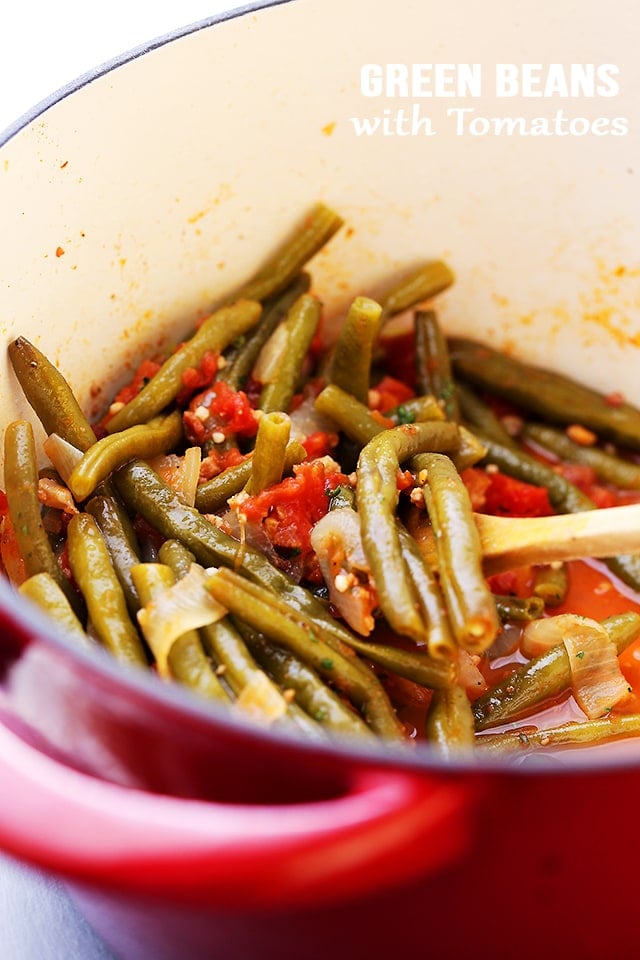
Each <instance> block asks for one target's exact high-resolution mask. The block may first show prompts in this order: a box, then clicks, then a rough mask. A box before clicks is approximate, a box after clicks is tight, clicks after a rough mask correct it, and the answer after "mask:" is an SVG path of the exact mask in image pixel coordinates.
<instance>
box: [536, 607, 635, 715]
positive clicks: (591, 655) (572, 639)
mask: <svg viewBox="0 0 640 960" xmlns="http://www.w3.org/2000/svg"><path fill="white" fill-rule="evenodd" d="M550 619H554V620H561V621H563V623H562V626H563V627H564V637H563V641H564V645H565V648H566V651H567V655H568V657H569V664H570V666H571V682H572V687H573V695H574V697H575V699H576V702H577V703H578V705H579V706H580V707H581V708H582V710H584V712H585V713H586V715H587V716H588V717H589V719H590V720H595V719H597V718H598V717H604V716H606V714H608V713H609V711H610V710H611V709H612V708H613V707H615V706H616V704H618V703H620V702H621V701H622V700H625V699H626V698H627V697H628V696H629V693H630V689H629V684H628V682H627V681H626V680H625V678H624V676H623V674H622V671H621V670H620V665H619V663H618V654H617V650H616V647H615V644H614V643H613V642H612V641H611V640H610V639H609V636H608V634H607V632H606V630H605V629H604V627H603V626H602V625H601V624H599V623H598V621H597V620H591V619H590V618H589V617H578V616H576V615H575V614H563V615H561V616H559V617H553V618H550Z"/></svg>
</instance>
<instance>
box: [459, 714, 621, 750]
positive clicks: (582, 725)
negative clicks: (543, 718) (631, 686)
mask: <svg viewBox="0 0 640 960" xmlns="http://www.w3.org/2000/svg"><path fill="white" fill-rule="evenodd" d="M639 733H640V714H638V713H623V714H620V715H616V716H608V717H600V718H599V719H598V720H582V721H580V722H578V723H567V724H564V725H563V726H560V727H549V728H547V729H546V730H544V729H543V730H536V728H535V727H522V728H521V729H515V730H509V731H507V732H506V733H486V734H481V735H480V736H477V737H476V738H475V745H476V746H477V747H480V748H481V749H482V750H483V751H485V750H486V751H488V752H490V753H497V754H501V753H505V751H516V750H518V751H520V750H531V749H535V748H536V747H559V746H571V745H580V744H586V743H590V744H595V743H601V742H603V741H604V740H613V739H618V738H622V737H633V736H637V735H638V734H639Z"/></svg>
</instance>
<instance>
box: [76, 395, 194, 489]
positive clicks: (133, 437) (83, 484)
mask: <svg viewBox="0 0 640 960" xmlns="http://www.w3.org/2000/svg"><path fill="white" fill-rule="evenodd" d="M181 437H182V417H181V415H180V412H179V411H178V410H175V411H174V412H173V413H170V414H169V415H168V416H166V417H158V418H154V419H153V420H150V421H149V423H145V424H140V425H137V426H135V427H128V428H125V429H124V430H122V431H120V432H119V433H115V434H113V435H112V436H108V437H103V438H102V440H98V441H97V442H96V443H94V444H93V446H91V447H89V449H88V450H87V451H86V452H85V453H84V455H83V457H82V460H80V461H79V463H78V464H77V465H76V466H75V467H74V468H73V470H72V471H71V474H70V475H69V477H68V478H67V486H68V487H69V489H70V490H71V493H72V494H73V496H74V498H75V499H76V500H85V499H86V498H87V497H88V496H90V495H91V494H92V493H93V491H94V490H95V489H96V487H97V486H98V485H99V484H100V483H102V481H103V480H106V479H107V477H108V476H109V475H110V474H111V473H112V472H113V471H114V470H116V469H117V468H118V467H121V466H122V464H123V463H126V462H127V460H132V459H133V458H134V457H141V458H142V459H145V458H147V457H155V456H157V455H158V454H160V453H169V452H170V451H171V450H173V449H174V448H175V447H176V445H177V444H178V442H179V440H180V439H181Z"/></svg>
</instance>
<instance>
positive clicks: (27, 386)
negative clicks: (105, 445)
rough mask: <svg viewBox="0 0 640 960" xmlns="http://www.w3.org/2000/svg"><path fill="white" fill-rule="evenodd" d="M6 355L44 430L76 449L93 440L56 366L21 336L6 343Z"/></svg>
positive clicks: (80, 448)
mask: <svg viewBox="0 0 640 960" xmlns="http://www.w3.org/2000/svg"><path fill="white" fill-rule="evenodd" d="M9 358H10V360H11V364H12V366H13V369H14V371H15V374H16V377H17V378H18V382H19V383H20V386H21V387H22V390H23V391H24V395H25V396H26V398H27V400H28V401H29V403H30V404H31V406H32V407H33V409H34V410H35V412H36V414H37V416H38V418H39V420H40V422H41V423H42V425H43V427H44V429H45V431H46V433H47V434H51V433H57V434H59V435H60V436H61V437H62V438H63V439H64V440H66V441H67V442H68V443H70V444H72V445H73V446H74V447H77V448H78V449H79V450H82V451H84V450H87V449H88V448H89V447H90V446H91V445H92V444H93V443H95V442H96V435H95V433H94V432H93V429H92V427H91V426H90V424H89V422H88V420H87V418H86V417H85V415H84V414H83V412H82V410H81V409H80V405H79V404H78V401H77V400H76V398H75V396H74V394H73V392H72V390H71V387H70V386H69V384H68V383H67V381H66V380H65V378H64V377H63V376H62V374H61V373H60V371H59V370H56V368H55V367H54V366H53V364H52V363H51V362H50V361H49V360H48V359H47V358H46V357H45V355H44V354H43V353H41V352H40V350H38V349H37V347H34V345H33V344H32V343H29V341H28V340H27V339H26V338H25V337H18V339H17V340H14V341H13V343H10V344H9Z"/></svg>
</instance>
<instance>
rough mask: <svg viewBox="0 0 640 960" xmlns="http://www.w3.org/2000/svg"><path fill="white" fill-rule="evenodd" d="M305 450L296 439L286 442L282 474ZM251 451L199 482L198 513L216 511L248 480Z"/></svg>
mask: <svg viewBox="0 0 640 960" xmlns="http://www.w3.org/2000/svg"><path fill="white" fill-rule="evenodd" d="M306 456H307V451H306V450H305V448H304V447H303V446H302V444H301V443H300V442H299V441H298V440H292V441H291V442H290V443H288V444H287V449H286V451H285V458H284V466H283V471H282V472H283V475H284V474H287V473H290V472H291V470H292V469H293V467H294V466H295V465H296V463H301V462H302V461H303V460H305V459H306ZM252 457H253V453H251V454H249V456H248V457H247V459H246V460H243V461H242V463H239V464H238V465H237V466H235V467H229V468H228V469H227V470H223V471H222V473H219V474H218V476H217V477H212V479H211V480H207V481H206V482H205V483H201V484H200V486H199V487H198V489H197V490H196V502H195V506H196V509H197V510H199V511H200V513H216V512H217V511H218V510H221V509H222V508H223V507H225V506H226V505H227V501H228V500H230V499H231V497H234V496H235V495H236V494H237V493H240V491H241V490H244V488H245V486H246V485H247V483H248V482H249V478H250V477H251V459H252Z"/></svg>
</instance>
